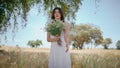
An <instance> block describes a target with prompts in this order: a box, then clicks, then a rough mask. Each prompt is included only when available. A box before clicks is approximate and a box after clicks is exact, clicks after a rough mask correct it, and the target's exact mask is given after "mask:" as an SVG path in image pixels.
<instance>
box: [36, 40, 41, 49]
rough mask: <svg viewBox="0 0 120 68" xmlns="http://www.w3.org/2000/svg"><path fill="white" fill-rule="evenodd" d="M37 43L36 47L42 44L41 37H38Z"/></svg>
mask: <svg viewBox="0 0 120 68" xmlns="http://www.w3.org/2000/svg"><path fill="white" fill-rule="evenodd" d="M35 45H36V48H37V47H38V46H40V45H42V41H41V40H39V39H37V40H36V41H35Z"/></svg>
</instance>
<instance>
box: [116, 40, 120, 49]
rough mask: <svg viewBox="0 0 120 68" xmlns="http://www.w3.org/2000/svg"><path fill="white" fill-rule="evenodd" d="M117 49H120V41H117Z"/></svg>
mask: <svg viewBox="0 0 120 68" xmlns="http://www.w3.org/2000/svg"><path fill="white" fill-rule="evenodd" d="M116 47H117V49H120V40H118V41H117V43H116Z"/></svg>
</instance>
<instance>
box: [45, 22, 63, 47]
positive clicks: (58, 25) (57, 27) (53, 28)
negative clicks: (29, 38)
mask: <svg viewBox="0 0 120 68" xmlns="http://www.w3.org/2000/svg"><path fill="white" fill-rule="evenodd" d="M63 29H65V23H64V22H62V21H59V20H54V21H52V22H50V23H48V24H47V27H46V30H47V32H49V33H50V34H51V35H53V36H60V34H61V32H62V30H63ZM57 42H58V44H59V45H61V40H60V39H59V40H58V41H57Z"/></svg>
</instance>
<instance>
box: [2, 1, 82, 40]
mask: <svg viewBox="0 0 120 68" xmlns="http://www.w3.org/2000/svg"><path fill="white" fill-rule="evenodd" d="M81 1H82V0H57V1H56V0H0V35H5V34H6V33H7V32H8V31H9V30H12V33H13V34H15V32H16V31H17V30H18V26H20V25H21V26H22V28H24V27H26V25H27V23H26V21H27V15H28V12H29V11H30V9H31V8H32V7H33V6H37V7H38V11H39V12H40V11H41V10H44V11H45V13H46V14H47V15H48V16H50V14H51V11H52V10H53V8H54V7H57V6H58V7H61V8H62V9H63V11H64V14H65V17H66V18H68V19H75V13H76V12H77V11H78V9H79V8H80V5H81V4H82V3H81ZM18 19H21V21H18ZM5 39H7V35H5Z"/></svg>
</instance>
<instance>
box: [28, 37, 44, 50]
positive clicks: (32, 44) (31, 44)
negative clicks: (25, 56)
mask: <svg viewBox="0 0 120 68" xmlns="http://www.w3.org/2000/svg"><path fill="white" fill-rule="evenodd" d="M27 45H29V46H31V47H36V48H37V47H38V46H40V45H42V41H41V40H39V39H37V40H35V41H34V40H29V41H28V43H27Z"/></svg>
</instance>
